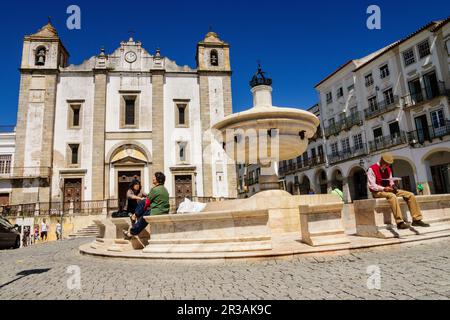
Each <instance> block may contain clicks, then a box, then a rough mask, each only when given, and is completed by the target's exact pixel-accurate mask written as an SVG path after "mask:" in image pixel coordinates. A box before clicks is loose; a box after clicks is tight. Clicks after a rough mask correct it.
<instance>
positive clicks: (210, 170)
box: [196, 31, 237, 197]
mask: <svg viewBox="0 0 450 320" xmlns="http://www.w3.org/2000/svg"><path fill="white" fill-rule="evenodd" d="M196 60H197V72H198V77H199V86H200V115H201V126H202V134H203V139H202V149H203V165H202V167H203V170H202V173H203V196H205V197H211V196H213V197H236V193H237V188H236V170H235V164H234V163H228V162H227V159H228V158H227V157H226V155H225V153H224V152H223V154H222V153H219V154H218V153H217V152H214V151H213V150H212V149H211V148H210V146H211V139H212V137H211V134H210V132H211V131H210V129H211V127H212V125H214V124H215V123H216V122H218V121H220V120H222V119H223V118H224V117H226V116H228V115H230V114H231V113H232V97H231V74H232V71H231V64H230V45H229V44H228V43H226V42H225V41H223V40H221V39H220V38H219V36H218V35H217V33H215V32H213V31H209V32H208V33H207V34H206V36H205V37H204V39H203V40H202V41H200V42H199V43H198V44H197V56H196Z"/></svg>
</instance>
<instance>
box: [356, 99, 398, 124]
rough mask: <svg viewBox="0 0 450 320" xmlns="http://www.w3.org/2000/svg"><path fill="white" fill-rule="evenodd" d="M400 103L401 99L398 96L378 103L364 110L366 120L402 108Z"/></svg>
mask: <svg viewBox="0 0 450 320" xmlns="http://www.w3.org/2000/svg"><path fill="white" fill-rule="evenodd" d="M399 101H400V99H399V97H398V96H394V98H393V99H388V100H383V101H377V102H376V104H375V105H374V106H372V107H371V108H367V109H365V110H364V116H365V118H366V119H371V118H375V117H378V116H379V115H381V114H384V113H387V112H390V111H392V110H395V109H396V108H398V107H399V106H400V105H399Z"/></svg>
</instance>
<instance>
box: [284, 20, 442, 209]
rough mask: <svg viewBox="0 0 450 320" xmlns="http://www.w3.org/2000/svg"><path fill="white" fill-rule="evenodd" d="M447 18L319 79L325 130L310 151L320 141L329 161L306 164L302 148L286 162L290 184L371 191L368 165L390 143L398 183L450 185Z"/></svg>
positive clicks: (429, 187) (353, 195)
mask: <svg viewBox="0 0 450 320" xmlns="http://www.w3.org/2000/svg"><path fill="white" fill-rule="evenodd" d="M449 20H450V19H448V18H447V19H446V20H443V21H438V22H431V23H429V24H427V25H425V26H423V27H422V28H420V29H419V30H416V31H415V32H413V33H412V34H410V35H408V36H407V37H405V38H403V39H401V40H399V41H396V42H394V43H392V44H390V45H388V46H386V47H384V48H382V49H381V50H378V51H376V52H374V53H371V54H369V55H368V56H366V57H364V58H361V59H354V60H350V61H349V62H347V63H345V64H344V65H342V66H341V67H339V68H338V69H337V70H336V71H334V72H333V73H332V74H330V75H329V76H328V77H326V78H325V79H323V80H322V81H321V82H320V83H319V84H317V85H316V87H315V88H316V90H317V92H318V95H319V99H320V103H319V104H318V106H319V111H318V113H319V114H320V119H321V126H322V128H323V138H322V139H319V141H318V142H313V143H312V144H311V146H310V147H309V148H308V152H312V150H313V149H314V148H319V146H320V147H321V150H323V151H322V154H323V155H325V159H324V163H322V164H321V165H319V166H314V167H306V168H305V166H304V165H303V163H304V157H303V156H302V157H299V158H300V161H297V162H296V160H295V159H293V160H290V161H287V163H286V164H281V165H280V177H282V178H283V179H284V180H285V184H286V186H287V187H286V190H287V191H289V192H291V193H293V194H296V193H297V194H298V193H308V192H309V191H308V190H310V189H312V190H313V191H314V192H315V193H327V192H330V191H331V188H332V187H333V186H337V187H339V188H340V189H341V190H343V191H344V196H345V201H347V202H351V201H353V200H357V199H364V198H367V197H369V196H370V192H369V191H368V190H367V177H366V170H367V169H368V167H369V166H370V165H371V164H373V163H375V162H377V161H378V160H379V159H380V156H381V154H382V153H383V152H386V151H389V152H391V153H392V154H393V155H394V158H395V163H394V165H393V168H392V169H393V173H394V176H396V177H399V178H401V182H400V187H401V188H403V189H406V190H409V191H412V192H414V193H417V192H418V190H417V186H418V185H419V184H421V185H422V186H423V187H424V190H423V193H424V194H435V193H448V192H450V108H449V105H450V104H449V100H450V91H449V89H450V75H449V65H450V24H449ZM313 156H314V155H312V154H308V155H307V158H308V157H313ZM297 160H299V159H297ZM291 163H292V164H294V163H297V168H296V170H291ZM298 163H300V164H301V167H299V166H298ZM281 169H283V170H281Z"/></svg>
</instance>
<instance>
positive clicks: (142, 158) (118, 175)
mask: <svg viewBox="0 0 450 320" xmlns="http://www.w3.org/2000/svg"><path fill="white" fill-rule="evenodd" d="M107 156H108V158H107V164H106V173H105V176H107V177H108V178H109V185H108V186H107V190H109V196H108V198H110V199H118V200H119V206H121V205H124V204H125V200H126V192H127V190H128V186H129V184H130V182H131V181H132V180H134V179H138V180H140V181H141V184H142V187H143V191H144V192H146V193H148V192H149V191H150V185H151V180H150V176H151V174H152V172H151V171H152V170H151V169H152V168H151V157H150V153H149V152H148V150H146V148H145V147H143V146H142V145H138V144H134V143H124V144H120V145H116V146H115V148H112V149H111V151H110V152H109V153H108V155H107Z"/></svg>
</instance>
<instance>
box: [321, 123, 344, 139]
mask: <svg viewBox="0 0 450 320" xmlns="http://www.w3.org/2000/svg"><path fill="white" fill-rule="evenodd" d="M344 127H345V122H344V121H338V122H336V123H334V124H332V125H329V126H328V127H325V137H326V138H328V137H329V136H332V135H337V134H339V132H341V131H342V130H344Z"/></svg>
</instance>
